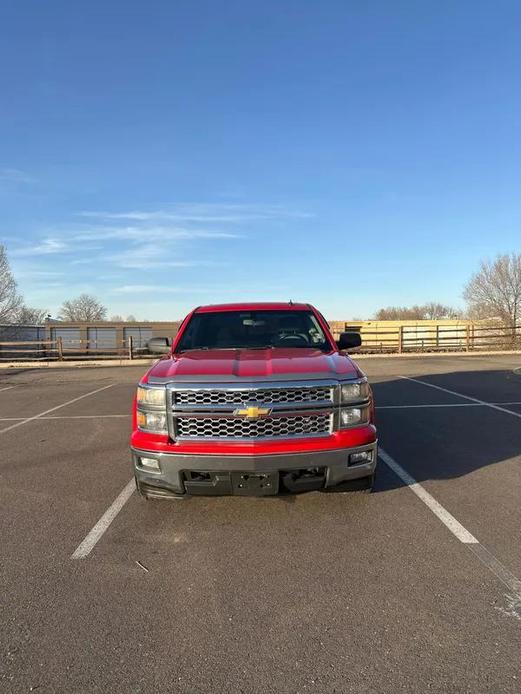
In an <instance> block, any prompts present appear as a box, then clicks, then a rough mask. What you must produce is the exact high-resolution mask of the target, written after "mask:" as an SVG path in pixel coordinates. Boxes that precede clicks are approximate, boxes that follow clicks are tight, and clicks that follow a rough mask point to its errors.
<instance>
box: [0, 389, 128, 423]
mask: <svg viewBox="0 0 521 694" xmlns="http://www.w3.org/2000/svg"><path fill="white" fill-rule="evenodd" d="M113 385H114V383H109V385H108V386H103V387H102V388H97V389H96V390H91V392H90V393H85V394H84V395H79V396H78V397H77V398H73V399H72V400H67V402H64V403H62V404H61V405H56V407H51V408H50V409H48V410H45V411H44V412H40V413H39V414H35V415H33V416H32V417H26V418H25V419H22V420H21V421H19V422H16V423H15V424H11V426H8V427H5V428H4V429H0V434H4V433H5V432H6V431H11V429H16V427H21V426H22V424H27V423H28V422H34V420H35V419H41V418H42V417H44V416H45V415H46V414H49V413H50V412H55V411H56V410H59V409H60V408H61V407H66V406H67V405H72V404H73V403H74V402H78V400H83V398H88V397H89V396H90V395H96V393H101V391H102V390H107V388H112V386H113Z"/></svg>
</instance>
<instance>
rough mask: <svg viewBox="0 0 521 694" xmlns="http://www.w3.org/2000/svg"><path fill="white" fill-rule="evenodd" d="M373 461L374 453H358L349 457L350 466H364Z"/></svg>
mask: <svg viewBox="0 0 521 694" xmlns="http://www.w3.org/2000/svg"><path fill="white" fill-rule="evenodd" d="M372 460H373V451H358V452H357V453H351V454H350V455H349V462H348V465H362V464H363V463H370V462H372Z"/></svg>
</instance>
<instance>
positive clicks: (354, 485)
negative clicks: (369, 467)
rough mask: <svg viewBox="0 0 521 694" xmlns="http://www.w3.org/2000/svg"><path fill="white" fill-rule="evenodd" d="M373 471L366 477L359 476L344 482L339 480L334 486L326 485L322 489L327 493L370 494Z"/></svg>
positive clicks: (372, 484)
mask: <svg viewBox="0 0 521 694" xmlns="http://www.w3.org/2000/svg"><path fill="white" fill-rule="evenodd" d="M375 477H376V475H375V473H373V474H372V475H368V476H367V477H359V478H358V479H356V480H346V481H345V482H340V484H336V485H335V486H334V487H326V488H325V489H324V490H323V491H324V492H327V493H329V494H335V493H337V494H338V493H341V492H360V493H362V494H370V493H371V492H372V490H373V486H374V481H375Z"/></svg>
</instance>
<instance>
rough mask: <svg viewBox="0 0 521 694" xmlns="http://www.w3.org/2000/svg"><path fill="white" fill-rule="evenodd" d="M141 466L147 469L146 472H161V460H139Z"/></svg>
mask: <svg viewBox="0 0 521 694" xmlns="http://www.w3.org/2000/svg"><path fill="white" fill-rule="evenodd" d="M139 466H140V467H142V468H145V469H146V470H153V471H154V472H161V467H160V466H159V460H156V459H155V458H139Z"/></svg>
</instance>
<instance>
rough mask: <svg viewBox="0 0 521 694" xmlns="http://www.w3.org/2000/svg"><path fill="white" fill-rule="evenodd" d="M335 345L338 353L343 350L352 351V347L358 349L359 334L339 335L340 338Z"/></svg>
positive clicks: (360, 342)
mask: <svg viewBox="0 0 521 694" xmlns="http://www.w3.org/2000/svg"><path fill="white" fill-rule="evenodd" d="M336 344H337V347H338V349H339V350H340V351H342V350H344V349H353V347H360V345H361V344H362V338H361V337H360V333H355V332H350V333H340V338H339V339H338V340H337V341H336Z"/></svg>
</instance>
